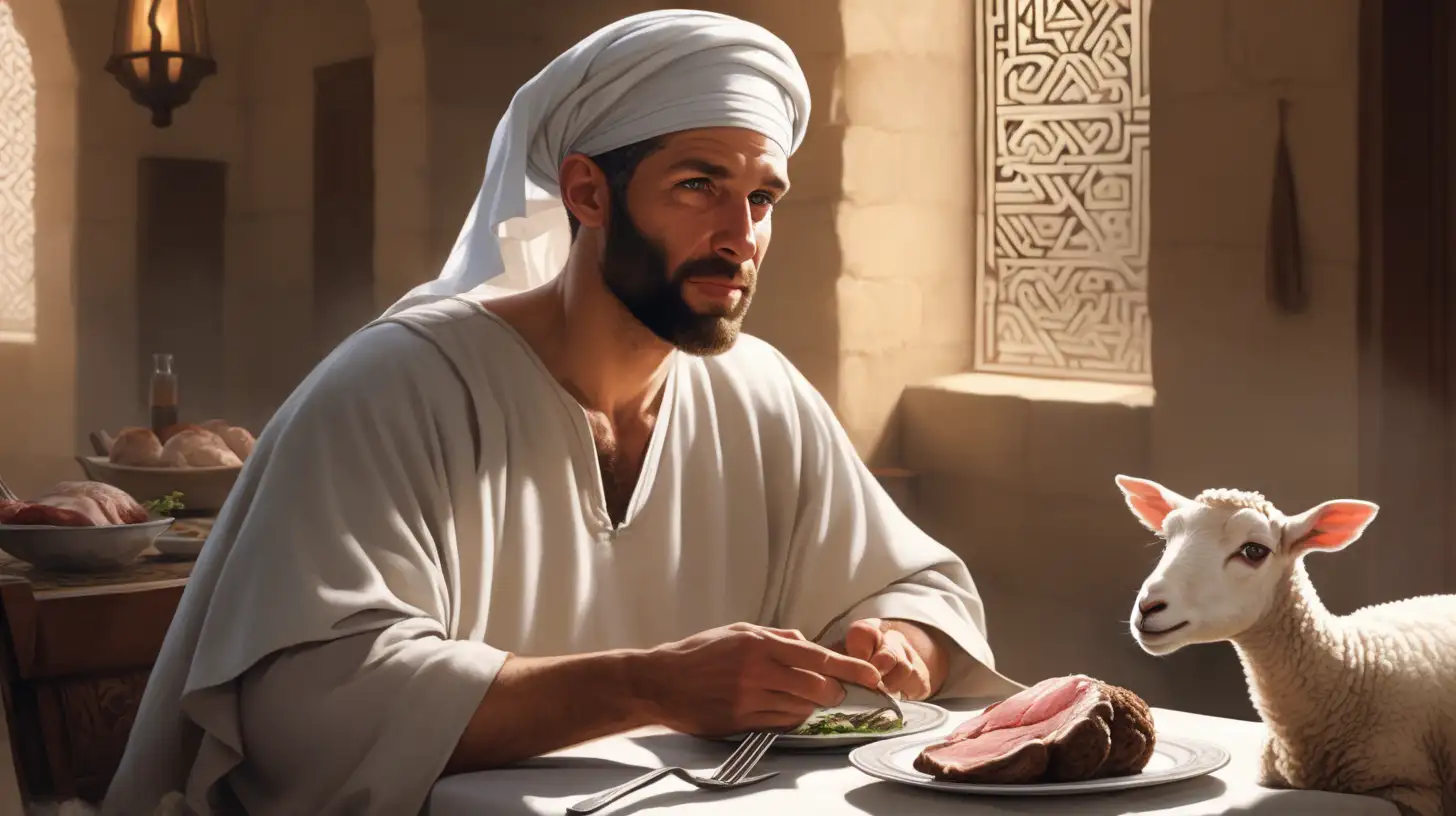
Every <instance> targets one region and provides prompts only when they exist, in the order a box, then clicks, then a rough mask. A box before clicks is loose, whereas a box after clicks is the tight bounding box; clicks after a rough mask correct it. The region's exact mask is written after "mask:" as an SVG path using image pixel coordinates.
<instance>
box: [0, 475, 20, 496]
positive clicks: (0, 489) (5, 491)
mask: <svg viewBox="0 0 1456 816" xmlns="http://www.w3.org/2000/svg"><path fill="white" fill-rule="evenodd" d="M0 499H5V500H6V501H20V497H19V496H17V495H15V491H13V490H11V489H10V486H9V485H7V484H5V480H4V479H0Z"/></svg>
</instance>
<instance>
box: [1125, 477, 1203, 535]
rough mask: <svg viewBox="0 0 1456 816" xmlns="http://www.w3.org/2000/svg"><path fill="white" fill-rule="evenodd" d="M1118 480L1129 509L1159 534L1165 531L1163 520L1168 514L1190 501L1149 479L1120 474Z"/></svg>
mask: <svg viewBox="0 0 1456 816" xmlns="http://www.w3.org/2000/svg"><path fill="white" fill-rule="evenodd" d="M1116 481H1117V486H1118V488H1120V489H1121V490H1122V496H1123V498H1125V499H1127V506H1128V509H1129V510H1132V514H1133V515H1134V516H1137V518H1138V521H1141V522H1142V523H1143V526H1144V527H1146V528H1148V529H1149V530H1152V531H1153V532H1155V533H1158V534H1159V535H1161V534H1162V532H1163V522H1164V520H1166V519H1167V518H1168V514H1169V513H1171V512H1173V511H1174V510H1177V509H1178V508H1179V507H1182V506H1184V505H1186V504H1189V503H1190V502H1189V500H1188V499H1185V498H1183V497H1182V496H1180V495H1178V494H1177V493H1174V492H1173V491H1171V490H1169V489H1168V488H1166V487H1163V486H1162V485H1160V484H1158V483H1157V482H1152V481H1148V480H1147V479H1138V478H1135V477H1132V476H1118V477H1117V479H1116Z"/></svg>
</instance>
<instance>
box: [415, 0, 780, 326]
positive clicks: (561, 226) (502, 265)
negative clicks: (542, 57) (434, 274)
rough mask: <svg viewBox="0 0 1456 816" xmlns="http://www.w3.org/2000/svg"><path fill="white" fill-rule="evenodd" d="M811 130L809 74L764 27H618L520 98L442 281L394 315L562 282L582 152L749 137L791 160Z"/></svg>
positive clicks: (668, 23) (553, 67) (628, 22)
mask: <svg viewBox="0 0 1456 816" xmlns="http://www.w3.org/2000/svg"><path fill="white" fill-rule="evenodd" d="M808 122H809V86H808V83H807V81H806V80H805V79H804V73H803V71H802V70H801V69H800V68H799V63H798V61H797V60H796V59H795V58H794V53H793V51H791V50H790V49H789V47H788V45H786V44H785V43H784V42H783V41H782V40H780V39H779V38H778V37H776V36H774V35H773V34H772V33H770V32H769V31H767V30H766V29H764V28H762V27H761V26H758V25H755V24H753V23H749V22H745V21H743V20H739V19H737V18H735V17H729V16H727V15H724V14H714V13H711V12H706V11H679V10H669V11H654V12H648V13H646V14H639V15H636V16H633V17H628V18H627V19H625V20H621V21H619V22H617V23H614V24H612V25H609V26H607V27H606V28H603V29H601V30H600V31H597V32H596V33H595V34H592V35H591V36H589V37H587V38H586V39H584V40H582V41H581V42H579V43H577V44H576V45H575V46H573V47H572V48H570V49H569V50H567V51H566V52H565V53H563V54H562V55H561V56H559V57H557V58H556V59H554V60H552V62H551V64H550V65H547V66H546V68H545V69H544V70H542V71H541V73H539V74H537V75H536V76H535V77H533V78H532V79H531V80H530V81H529V82H527V83H526V84H525V85H523V86H521V89H520V90H518V91H517V92H516V95H515V96H514V97H513V98H512V99H511V104H510V107H509V108H507V109H506V113H505V116H503V117H502V118H501V120H500V124H498V125H497V126H496V129H495V136H494V137H493V138H492V139H491V141H490V156H489V158H488V159H487V160H486V164H485V180H484V182H482V183H481V185H480V193H479V194H478V195H476V197H475V204H474V205H472V206H471V208H470V214H469V215H468V216H466V218H465V226H464V227H462V228H461V230H460V236H459V237H458V238H456V239H455V247H454V248H453V249H452V250H451V251H450V257H449V259H447V260H446V261H445V266H444V268H443V269H442V270H441V271H440V276H439V277H438V278H436V279H435V280H433V281H430V282H428V283H425V284H422V285H420V286H417V287H415V288H414V289H412V290H411V291H410V292H409V293H408V294H407V295H405V297H404V298H402V299H401V300H400V301H399V302H397V303H395V304H394V306H392V307H391V308H390V310H389V312H390V313H392V312H395V311H398V310H400V309H402V308H405V307H407V306H410V305H413V304H415V303H418V302H421V301H424V300H432V299H435V298H438V297H441V296H449V295H455V294H460V293H462V292H467V291H469V290H471V289H474V288H476V287H478V286H480V285H481V284H484V283H485V282H486V281H491V286H492V287H493V288H499V289H503V290H506V291H521V290H524V289H528V288H531V287H534V286H538V285H540V284H542V283H545V282H546V281H548V280H550V279H551V278H553V277H555V276H556V274H557V273H558V272H560V270H561V268H562V266H563V265H564V264H565V261H566V253H567V251H568V249H569V246H570V232H569V229H568V226H567V220H566V216H565V207H564V206H563V205H562V204H561V202H560V200H559V199H558V198H557V194H558V190H559V185H558V181H557V178H556V171H557V169H558V168H559V167H560V166H561V162H562V160H563V159H565V158H566V157H567V155H569V154H571V153H583V154H586V155H589V156H594V155H597V154H599V153H603V152H605V151H608V150H613V149H616V148H619V147H624V146H626V145H629V144H633V143H635V142H639V141H642V140H643V139H649V138H652V137H654V136H662V135H665V134H668V133H674V132H676V131H680V130H688V129H691V128H703V127H742V128H747V129H751V130H754V131H757V132H758V133H761V134H763V135H764V136H765V137H767V138H769V139H772V140H774V141H775V142H777V143H778V145H779V146H780V147H782V148H783V150H784V153H785V154H786V155H792V154H793V152H794V151H795V150H797V149H798V148H799V145H800V143H801V142H803V140H804V131H805V129H806V128H807V126H808ZM508 222H509V223H508Z"/></svg>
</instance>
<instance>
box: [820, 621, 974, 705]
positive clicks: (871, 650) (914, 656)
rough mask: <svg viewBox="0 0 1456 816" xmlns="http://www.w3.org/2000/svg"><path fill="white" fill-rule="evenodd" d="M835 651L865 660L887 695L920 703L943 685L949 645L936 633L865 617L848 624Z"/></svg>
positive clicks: (926, 628) (916, 626)
mask: <svg viewBox="0 0 1456 816" xmlns="http://www.w3.org/2000/svg"><path fill="white" fill-rule="evenodd" d="M836 648H837V649H839V650H840V651H843V652H844V653H845V654H846V655H848V656H849V657H853V658H858V659H860V660H867V661H869V663H870V665H872V666H874V667H875V669H876V670H878V671H879V673H880V675H881V677H883V678H884V687H885V690H886V691H889V692H899V694H900V696H902V697H904V698H905V699H907V700H924V699H925V698H927V697H929V696H931V695H932V694H935V693H936V692H938V691H940V686H941V684H942V683H944V682H945V672H946V660H947V657H948V655H949V649H950V648H951V647H950V644H949V642H948V640H947V638H946V637H945V635H944V634H942V633H941V632H940V631H939V630H936V629H931V628H929V627H922V626H920V625H919V624H915V623H911V622H910V621H904V620H888V619H883V618H865V619H863V620H857V621H855V622H854V623H851V624H850V625H849V629H848V630H847V631H846V632H845V635H844V640H843V641H842V642H841V643H840V644H836Z"/></svg>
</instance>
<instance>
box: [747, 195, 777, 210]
mask: <svg viewBox="0 0 1456 816" xmlns="http://www.w3.org/2000/svg"><path fill="white" fill-rule="evenodd" d="M748 201H749V203H750V204H752V205H753V206H755V207H772V206H773V205H774V197H773V196H771V195H769V194H768V193H754V194H753V195H751V196H749V197H748Z"/></svg>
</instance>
